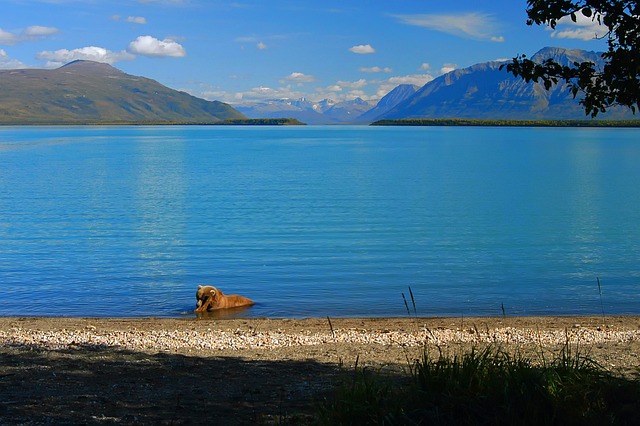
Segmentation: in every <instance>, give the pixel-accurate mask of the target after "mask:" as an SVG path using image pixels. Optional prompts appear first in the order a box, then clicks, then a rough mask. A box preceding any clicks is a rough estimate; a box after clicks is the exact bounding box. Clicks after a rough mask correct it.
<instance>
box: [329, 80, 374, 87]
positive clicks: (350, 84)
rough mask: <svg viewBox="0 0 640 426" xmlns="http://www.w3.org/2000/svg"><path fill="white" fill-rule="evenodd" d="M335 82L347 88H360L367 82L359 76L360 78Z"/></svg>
mask: <svg viewBox="0 0 640 426" xmlns="http://www.w3.org/2000/svg"><path fill="white" fill-rule="evenodd" d="M336 84H337V85H338V86H341V87H342V88H343V89H344V88H347V89H362V88H363V87H366V86H367V85H368V84H369V82H368V81H367V80H365V79H364V78H361V79H360V80H356V81H344V80H340V81H338V82H336Z"/></svg>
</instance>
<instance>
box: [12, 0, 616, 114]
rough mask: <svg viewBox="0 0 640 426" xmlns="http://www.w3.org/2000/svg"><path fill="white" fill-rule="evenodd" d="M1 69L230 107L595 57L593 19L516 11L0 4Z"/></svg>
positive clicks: (162, 2) (337, 5) (517, 6)
mask: <svg viewBox="0 0 640 426" xmlns="http://www.w3.org/2000/svg"><path fill="white" fill-rule="evenodd" d="M0 6H1V9H0V10H1V13H0V68H2V69H13V68H56V67H59V66H61V65H64V64H65V63H68V62H71V61H73V60H76V59H88V60H94V61H100V62H105V63H109V64H111V65H113V66H114V67H116V68H118V69H120V70H122V71H124V72H126V73H128V74H133V75H139V76H144V77H148V78H152V79H154V80H157V81H159V82H160V83H162V84H164V85H166V86H168V87H171V88H173V89H177V90H183V91H186V92H188V93H191V94H192V95H195V96H198V97H202V98H205V99H208V100H219V101H223V102H227V103H230V104H232V105H233V104H242V103H251V102H257V101H261V100H266V99H280V98H291V99H298V98H301V97H305V98H307V99H309V100H311V101H319V100H322V99H332V100H335V101H338V102H339V101H344V100H352V99H355V98H357V97H360V98H362V99H364V100H376V99H379V98H381V97H382V96H384V95H385V94H386V93H388V92H389V91H390V90H392V89H393V88H394V87H396V86H397V85H399V84H403V83H410V84H416V85H419V86H422V85H424V84H426V83H427V82H428V81H430V80H432V79H433V78H436V77H438V76H439V75H442V74H443V73H446V72H448V71H451V70H453V69H455V68H464V67H468V66H471V65H473V64H476V63H480V62H487V61H492V60H504V59H510V58H513V57H514V56H516V55H518V54H526V55H527V56H531V55H533V54H534V53H536V52H537V51H538V50H540V49H541V48H543V47H546V46H558V47H565V48H571V49H584V50H593V51H603V50H605V49H606V43H605V41H604V40H602V39H597V38H596V37H595V35H596V34H598V35H600V36H602V35H603V31H602V28H598V27H597V25H595V24H594V23H593V22H592V21H591V20H590V19H587V18H585V17H582V16H578V20H577V22H576V23H574V22H572V21H571V20H570V19H563V20H562V21H561V22H560V23H559V24H558V25H557V27H556V28H555V29H554V30H552V29H550V28H545V27H540V26H527V25H526V19H527V17H526V1H525V0H492V1H477V0H457V1H435V0H387V1H382V0H339V1H337V0H336V1H334V0H315V1H307V0H237V1H218V0H108V1H100V0H0Z"/></svg>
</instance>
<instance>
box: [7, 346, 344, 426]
mask: <svg viewBox="0 0 640 426" xmlns="http://www.w3.org/2000/svg"><path fill="white" fill-rule="evenodd" d="M340 374H341V370H340V368H339V367H338V366H335V365H328V364H320V363H317V362H315V361H246V360H242V359H240V358H234V357H196V356H184V355H177V354H155V355H152V354H147V353H141V352H132V351H125V350H119V349H115V348H110V347H98V348H96V347H83V346H78V347H74V348H72V349H64V350H42V349H34V348H31V349H30V348H24V347H3V348H0V424H45V423H46V424H167V425H180V424H220V425H242V424H264V423H276V424H296V423H300V422H302V423H305V422H306V421H307V420H309V419H310V416H311V414H312V413H313V409H314V404H315V402H316V401H317V398H321V397H322V394H323V392H327V390H328V389H330V388H331V384H332V383H334V380H335V379H336V378H337V377H338V376H339V375H340Z"/></svg>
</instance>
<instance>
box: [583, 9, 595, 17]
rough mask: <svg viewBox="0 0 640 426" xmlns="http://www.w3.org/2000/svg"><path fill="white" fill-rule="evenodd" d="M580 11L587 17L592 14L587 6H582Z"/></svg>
mask: <svg viewBox="0 0 640 426" xmlns="http://www.w3.org/2000/svg"><path fill="white" fill-rule="evenodd" d="M581 12H582V14H583V15H584V16H586V17H587V18H591V16H592V15H593V12H592V11H591V9H590V8H588V7H585V8H583V9H582V11H581Z"/></svg>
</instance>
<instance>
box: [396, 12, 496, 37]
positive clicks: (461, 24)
mask: <svg viewBox="0 0 640 426" xmlns="http://www.w3.org/2000/svg"><path fill="white" fill-rule="evenodd" d="M394 17H395V18H396V19H398V20H399V21H400V22H402V23H403V24H407V25H414V26H418V27H424V28H429V29H431V30H434V31H439V32H443V33H447V34H451V35H454V36H457V37H464V38H472V39H475V40H485V41H493V42H503V41H504V37H502V36H500V35H497V34H496V32H497V31H499V27H500V25H499V23H498V21H497V20H496V19H495V18H494V17H493V15H488V14H483V13H477V12H473V13H465V14H459V15H436V14H424V15H394Z"/></svg>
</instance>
